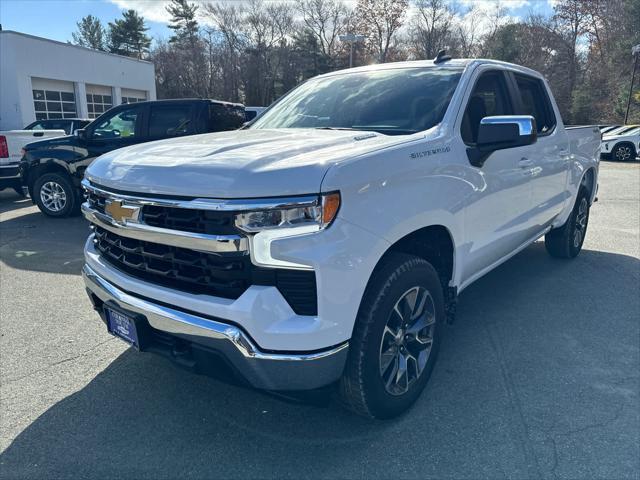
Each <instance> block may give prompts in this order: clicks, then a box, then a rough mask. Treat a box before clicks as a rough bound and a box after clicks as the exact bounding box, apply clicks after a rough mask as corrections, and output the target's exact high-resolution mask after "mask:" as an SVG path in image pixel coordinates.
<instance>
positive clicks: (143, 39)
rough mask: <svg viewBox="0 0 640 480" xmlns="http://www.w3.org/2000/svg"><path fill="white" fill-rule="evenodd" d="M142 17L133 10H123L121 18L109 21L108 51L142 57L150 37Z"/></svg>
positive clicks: (149, 43)
mask: <svg viewBox="0 0 640 480" xmlns="http://www.w3.org/2000/svg"><path fill="white" fill-rule="evenodd" d="M147 30H149V29H148V28H147V27H146V26H145V24H144V18H143V17H141V16H140V15H138V13H137V12H136V11H135V10H127V11H126V12H123V14H122V18H121V19H116V20H114V21H113V22H109V51H110V52H111V53H117V54H118V55H126V56H128V57H136V58H142V57H143V56H144V55H146V54H147V53H148V52H149V47H150V46H151V39H150V38H149V37H148V36H147V34H146V33H145V32H146V31H147Z"/></svg>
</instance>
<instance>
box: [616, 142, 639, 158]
mask: <svg viewBox="0 0 640 480" xmlns="http://www.w3.org/2000/svg"><path fill="white" fill-rule="evenodd" d="M611 157H612V158H613V159H614V160H617V161H618V162H630V161H633V160H635V159H636V149H635V147H634V146H633V143H628V142H625V143H619V144H618V145H616V146H615V147H613V150H611Z"/></svg>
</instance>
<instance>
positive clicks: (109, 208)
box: [104, 200, 140, 225]
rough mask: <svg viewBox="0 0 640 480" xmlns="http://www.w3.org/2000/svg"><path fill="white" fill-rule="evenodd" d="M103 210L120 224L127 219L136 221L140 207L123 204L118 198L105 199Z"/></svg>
mask: <svg viewBox="0 0 640 480" xmlns="http://www.w3.org/2000/svg"><path fill="white" fill-rule="evenodd" d="M104 211H105V212H106V213H108V214H109V216H110V217H111V218H112V219H113V220H114V221H115V222H116V223H119V224H121V225H124V224H125V223H127V220H133V221H134V222H137V221H138V217H139V216H140V207H134V206H129V205H125V204H123V203H122V201H120V200H107V201H106V202H105V204H104Z"/></svg>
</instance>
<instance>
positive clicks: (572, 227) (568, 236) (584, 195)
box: [544, 187, 589, 258]
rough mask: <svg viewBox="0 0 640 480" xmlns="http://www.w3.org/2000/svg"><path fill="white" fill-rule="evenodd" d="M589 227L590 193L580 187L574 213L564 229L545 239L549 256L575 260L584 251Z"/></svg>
mask: <svg viewBox="0 0 640 480" xmlns="http://www.w3.org/2000/svg"><path fill="white" fill-rule="evenodd" d="M588 225H589V191H588V190H587V189H586V188H585V187H580V190H579V191H578V198H577V199H576V203H575V205H574V207H573V211H572V212H571V215H570V216H569V218H568V220H567V221H566V222H565V224H564V225H563V226H562V227H559V228H554V229H553V230H551V231H550V232H549V233H547V234H546V235H545V237H544V245H545V247H546V248H547V252H549V255H551V256H552V257H556V258H574V257H576V256H577V255H578V254H579V253H580V250H582V244H583V243H584V238H585V236H586V235H587V226H588Z"/></svg>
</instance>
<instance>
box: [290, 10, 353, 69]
mask: <svg viewBox="0 0 640 480" xmlns="http://www.w3.org/2000/svg"><path fill="white" fill-rule="evenodd" d="M296 6H297V9H298V11H299V12H300V14H301V15H302V20H303V22H304V25H305V26H306V27H307V28H308V29H309V31H311V32H312V33H313V35H314V36H315V37H316V39H317V41H318V46H319V47H320V50H321V51H322V54H323V55H324V56H325V57H326V58H328V59H331V60H333V59H334V58H335V54H336V50H338V48H337V42H338V34H339V33H340V31H341V28H342V27H343V25H344V21H345V18H346V15H347V12H348V10H347V7H346V6H345V4H344V3H343V2H342V1H341V0H296Z"/></svg>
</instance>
